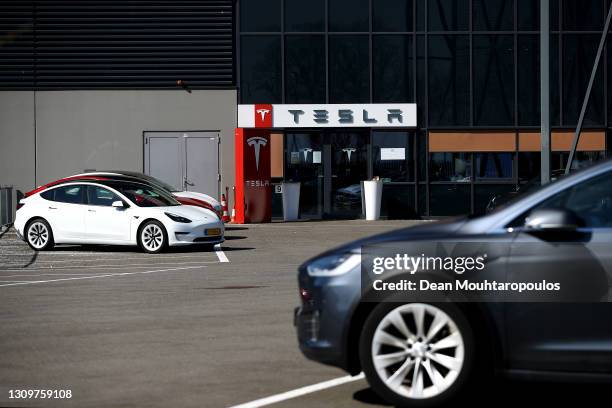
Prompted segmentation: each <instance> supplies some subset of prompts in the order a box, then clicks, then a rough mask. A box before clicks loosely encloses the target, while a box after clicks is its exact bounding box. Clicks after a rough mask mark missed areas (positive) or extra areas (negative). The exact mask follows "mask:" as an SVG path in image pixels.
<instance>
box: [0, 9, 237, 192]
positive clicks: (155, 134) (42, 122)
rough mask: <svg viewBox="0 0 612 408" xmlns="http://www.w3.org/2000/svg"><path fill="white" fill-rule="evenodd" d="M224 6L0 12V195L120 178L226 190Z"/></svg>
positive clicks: (227, 27) (229, 133)
mask: <svg viewBox="0 0 612 408" xmlns="http://www.w3.org/2000/svg"><path fill="white" fill-rule="evenodd" d="M234 10H235V3H234V2H233V1H232V0H215V1H201V0H177V1H171V0H167V1H163V0H162V1H155V2H152V1H123V0H110V1H108V0H86V1H81V0H6V1H2V2H0V184H3V185H13V186H14V188H15V190H16V191H17V192H18V193H19V194H23V193H24V192H27V191H29V190H31V189H32V188H34V187H35V186H38V185H41V184H45V183H46V182H49V181H52V180H55V179H58V178H61V177H65V176H68V175H72V174H76V173H80V172H83V171H84V170H91V169H98V170H103V169H104V170H109V169H120V170H131V171H139V172H145V173H149V174H152V175H154V176H158V177H161V178H163V179H165V180H166V181H167V182H169V183H170V184H172V185H174V186H175V187H176V188H183V187H184V186H186V185H187V184H186V183H189V186H190V188H192V187H191V185H192V184H195V186H194V187H193V188H195V189H203V190H206V192H207V193H209V194H210V195H212V196H215V197H218V196H219V195H220V192H221V190H222V186H225V185H232V184H233V183H234V168H235V167H234V163H233V151H234V150H233V149H234V145H233V134H234V129H235V127H236V104H237V89H236V69H235V31H234V28H235V26H236V24H235V14H234Z"/></svg>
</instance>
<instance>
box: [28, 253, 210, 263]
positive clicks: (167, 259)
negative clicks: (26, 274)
mask: <svg viewBox="0 0 612 408" xmlns="http://www.w3.org/2000/svg"><path fill="white" fill-rule="evenodd" d="M207 255H208V254H207ZM210 255H211V256H210V257H208V256H204V255H186V256H173V257H163V258H157V257H146V256H141V257H126V258H122V257H114V259H109V258H110V257H107V258H94V259H91V258H88V259H86V261H87V262H98V261H109V260H111V261H117V262H119V261H121V262H123V261H162V262H163V261H175V260H177V259H191V258H193V259H202V258H204V259H210V258H214V257H213V256H212V252H211V253H210ZM74 261H75V260H74V259H57V260H54V259H41V257H40V255H39V256H38V258H37V259H36V264H37V265H38V264H40V263H59V262H62V263H66V262H69V263H70V262H74Z"/></svg>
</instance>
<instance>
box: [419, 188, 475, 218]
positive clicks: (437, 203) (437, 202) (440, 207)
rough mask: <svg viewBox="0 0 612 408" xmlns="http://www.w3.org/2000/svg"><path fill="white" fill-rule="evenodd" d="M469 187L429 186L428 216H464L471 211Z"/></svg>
mask: <svg viewBox="0 0 612 408" xmlns="http://www.w3.org/2000/svg"><path fill="white" fill-rule="evenodd" d="M470 190H471V189H470V186H469V185H462V184H431V185H430V186H429V194H430V195H429V215H432V216H437V215H464V214H469V213H470V212H471V210H472V204H471V197H470V196H471V193H470Z"/></svg>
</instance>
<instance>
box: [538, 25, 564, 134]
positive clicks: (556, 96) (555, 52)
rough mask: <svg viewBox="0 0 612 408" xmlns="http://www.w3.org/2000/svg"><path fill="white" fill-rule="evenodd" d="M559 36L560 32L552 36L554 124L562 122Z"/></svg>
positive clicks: (551, 72) (551, 106)
mask: <svg viewBox="0 0 612 408" xmlns="http://www.w3.org/2000/svg"><path fill="white" fill-rule="evenodd" d="M559 37H560V36H559V34H551V36H550V124H551V125H553V126H555V125H556V126H559V125H560V124H561V94H560V88H561V87H560V85H559V83H560V82H559V81H560V79H559V76H560V75H561V74H560V70H559ZM538 103H539V102H538ZM538 124H539V122H538Z"/></svg>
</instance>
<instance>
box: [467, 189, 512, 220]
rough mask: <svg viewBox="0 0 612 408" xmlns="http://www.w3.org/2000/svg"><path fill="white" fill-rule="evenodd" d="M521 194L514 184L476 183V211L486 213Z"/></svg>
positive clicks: (476, 212)
mask: <svg viewBox="0 0 612 408" xmlns="http://www.w3.org/2000/svg"><path fill="white" fill-rule="evenodd" d="M518 195H519V193H518V192H516V186H515V185H514V184H498V185H495V184H476V185H475V186H474V213H475V214H485V213H486V212H489V211H491V210H493V209H495V208H498V207H499V206H501V205H503V204H505V203H507V202H508V201H510V200H512V199H513V198H515V197H517V196H518Z"/></svg>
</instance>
